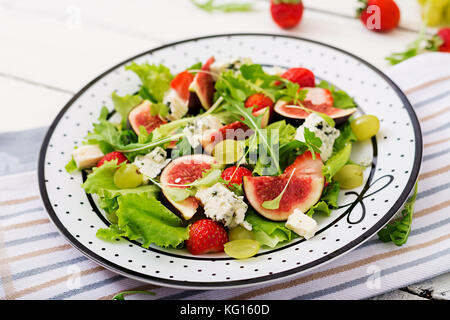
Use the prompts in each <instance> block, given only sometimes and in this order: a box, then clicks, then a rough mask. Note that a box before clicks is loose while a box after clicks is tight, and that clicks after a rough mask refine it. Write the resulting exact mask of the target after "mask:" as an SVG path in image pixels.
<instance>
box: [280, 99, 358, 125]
mask: <svg viewBox="0 0 450 320" xmlns="http://www.w3.org/2000/svg"><path fill="white" fill-rule="evenodd" d="M284 105H285V103H284V102H283V101H278V102H277V103H276V104H275V108H274V111H275V120H283V119H284V120H286V121H287V122H288V123H291V124H293V125H301V124H302V123H303V122H304V121H305V117H303V116H298V115H295V114H290V113H289V112H287V110H282V109H281V108H282V106H284ZM334 109H336V108H334ZM334 109H333V110H334ZM321 112H322V113H325V114H326V115H328V116H329V117H330V118H332V119H333V120H334V122H335V124H336V126H338V125H341V124H343V123H344V122H346V121H347V120H348V119H349V118H350V117H351V116H352V115H353V114H354V113H355V112H356V108H351V109H339V112H335V113H333V114H328V113H327V112H323V111H321Z"/></svg>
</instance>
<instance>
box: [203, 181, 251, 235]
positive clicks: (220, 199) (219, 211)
mask: <svg viewBox="0 0 450 320" xmlns="http://www.w3.org/2000/svg"><path fill="white" fill-rule="evenodd" d="M195 197H196V198H197V199H198V200H200V202H201V204H202V205H203V209H204V210H205V215H206V216H207V217H208V218H210V219H212V220H215V221H218V222H221V223H222V224H223V225H224V226H226V227H229V228H234V227H237V226H238V225H241V226H243V227H244V228H246V229H248V230H251V229H252V226H251V224H249V223H248V222H247V221H244V218H245V213H246V212H247V208H248V206H247V204H246V203H245V202H244V197H243V196H237V195H236V194H235V193H234V192H233V191H231V190H229V189H228V188H227V187H226V186H224V185H223V184H221V183H216V184H215V185H213V186H212V187H210V188H203V189H200V190H198V191H197V193H196V194H195Z"/></svg>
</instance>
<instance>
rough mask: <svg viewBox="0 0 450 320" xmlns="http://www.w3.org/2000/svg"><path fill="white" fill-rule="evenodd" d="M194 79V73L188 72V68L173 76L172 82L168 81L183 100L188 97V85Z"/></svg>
mask: <svg viewBox="0 0 450 320" xmlns="http://www.w3.org/2000/svg"><path fill="white" fill-rule="evenodd" d="M192 81H194V75H193V74H192V73H191V72H189V71H188V70H185V71H183V72H180V73H179V74H177V75H176V76H175V78H173V80H172V82H171V83H170V87H171V88H172V89H174V90H175V91H176V92H177V93H178V96H179V97H180V98H181V99H183V100H188V99H189V86H190V84H191V83H192Z"/></svg>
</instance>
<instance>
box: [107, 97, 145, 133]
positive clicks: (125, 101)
mask: <svg viewBox="0 0 450 320" xmlns="http://www.w3.org/2000/svg"><path fill="white" fill-rule="evenodd" d="M111 99H112V101H113V104H114V109H115V110H116V112H117V113H118V114H120V116H121V117H122V122H121V124H122V128H126V126H127V118H128V114H129V113H130V111H131V109H133V108H134V107H135V106H137V105H138V104H139V103H140V102H141V101H142V98H141V97H139V96H138V95H130V94H127V95H125V96H123V97H121V96H119V95H118V94H117V93H116V91H113V93H112V94H111Z"/></svg>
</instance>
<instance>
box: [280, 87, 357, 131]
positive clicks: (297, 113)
mask: <svg viewBox="0 0 450 320" xmlns="http://www.w3.org/2000/svg"><path fill="white" fill-rule="evenodd" d="M302 89H306V90H308V93H307V94H306V98H305V100H303V101H302V104H303V106H304V107H305V108H308V109H311V110H313V111H317V112H320V113H324V114H326V115H328V116H329V117H331V118H332V119H333V120H334V121H335V123H336V125H339V124H341V123H343V122H345V121H346V120H347V119H348V118H349V117H350V116H351V115H352V114H353V113H355V112H356V108H351V109H338V108H335V107H333V96H332V94H331V92H330V91H329V90H328V89H324V88H302ZM274 111H275V113H277V114H278V115H280V116H282V117H284V118H286V119H287V120H288V121H289V120H290V121H291V122H294V123H296V124H301V123H303V121H304V120H305V119H306V117H308V115H309V114H310V113H309V112H307V111H305V110H303V109H301V108H299V107H298V106H295V105H293V104H292V103H290V102H287V101H283V100H278V101H277V103H276V104H275V107H274Z"/></svg>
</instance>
